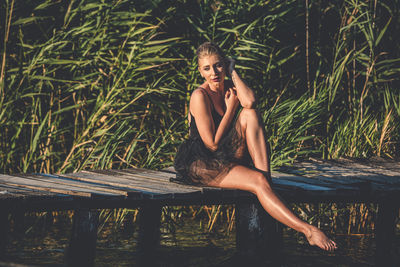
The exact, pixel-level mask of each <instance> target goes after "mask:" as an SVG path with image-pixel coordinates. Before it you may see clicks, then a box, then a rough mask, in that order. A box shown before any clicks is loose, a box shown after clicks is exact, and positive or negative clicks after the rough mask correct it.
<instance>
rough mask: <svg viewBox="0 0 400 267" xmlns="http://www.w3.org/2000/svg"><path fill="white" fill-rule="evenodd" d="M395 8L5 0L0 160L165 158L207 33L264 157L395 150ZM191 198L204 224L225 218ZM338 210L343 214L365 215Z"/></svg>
mask: <svg viewBox="0 0 400 267" xmlns="http://www.w3.org/2000/svg"><path fill="white" fill-rule="evenodd" d="M399 12H400V4H399V2H398V1H390V0H380V1H377V0H375V1H374V0H369V1H367V0H364V1H361V0H332V1H322V0H305V1H295V0H288V1H286V0H285V1H284V0H274V1H252V0H250V1H240V0H227V1H215V0H210V1H208V0H177V1H167V0H110V1H106V0H70V1H61V0H24V1H21V0H4V1H1V3H0V32H1V35H0V36H1V37H2V38H1V39H0V43H1V44H0V45H1V47H0V48H1V49H0V51H1V65H0V173H19V172H43V173H65V172H73V171H79V170H82V169H106V168H127V167H132V166H135V167H145V168H152V169H160V168H164V167H167V166H170V165H171V164H172V161H173V157H174V154H175V152H176V150H177V147H178V145H179V144H180V143H181V142H182V141H183V140H184V138H185V137H186V135H187V124H186V118H187V104H188V100H189V96H190V94H191V92H192V90H193V89H194V88H196V87H197V86H198V85H199V84H200V83H201V82H202V81H201V77H200V75H199V74H198V71H197V65H196V64H197V63H196V62H197V61H196V59H195V57H194V54H195V49H196V47H197V46H198V45H199V44H201V43H202V42H204V41H214V42H216V43H218V44H220V45H221V47H222V48H223V49H224V50H225V51H226V52H227V54H228V55H229V56H231V57H233V58H235V59H236V60H237V69H238V71H239V72H240V74H241V76H242V77H243V78H244V80H246V81H247V83H248V84H249V85H250V86H251V87H252V88H253V89H254V90H255V92H256V94H257V96H258V102H259V105H258V108H259V109H260V112H261V114H262V117H263V120H264V124H265V129H266V131H267V133H268V140H269V142H270V143H271V146H272V151H273V153H272V165H273V167H276V166H281V165H284V164H287V163H290V162H292V161H293V160H295V159H296V158H300V157H308V156H315V157H322V158H325V159H330V158H338V157H343V156H346V157H363V158H367V157H372V156H378V157H387V158H397V159H398V158H399V157H400V86H399V85H400V79H399V78H400V76H399V74H400V64H399V63H400V35H399V34H398V32H400V14H399ZM324 207H326V206H324ZM324 207H322V206H320V207H319V208H318V209H319V210H320V211H321V212H322V213H323V214H327V215H329V216H330V217H329V218H332V214H330V213H328V211H329V212H337V210H338V207H336V209H332V207H329V209H325V208H324ZM299 209H302V208H301V207H300V206H299ZM302 210H303V211H304V210H305V211H307V207H306V208H305V209H304V208H303V209H302ZM309 210H310V209H309ZM201 211H204V212H205V213H206V214H208V215H207V216H208V217H209V218H210V223H209V224H208V227H210V225H211V228H212V225H213V224H214V222H215V218H216V216H217V215H215V214H221V218H222V217H224V216H225V217H228V218H229V216H231V217H230V218H232V217H233V210H232V208H227V209H225V210H223V211H221V209H220V207H219V206H218V207H213V208H212V209H209V208H206V207H203V208H201V207H200V208H197V209H196V210H193V209H192V210H191V212H192V214H194V215H193V216H195V215H196V214H200V213H201ZM172 212H173V210H169V211H168V214H170V215H171V214H172ZM344 212H346V214H347V217H346V216H342V217H341V218H342V219H341V220H343V221H345V220H347V222H348V223H349V224H348V225H350V223H351V222H352V223H353V225H354V226H355V225H356V224H355V223H354V220H353V219H354V218H355V217H354V216H355V214H358V216H361V217H362V216H364V217H362V218H365V217H366V216H367V215H365V214H366V212H367V208H366V207H365V206H357V208H354V206H352V209H348V208H346V209H345V211H344ZM352 212H354V213H352ZM118 213H119V211H118ZM135 214H136V213H135ZM166 214H167V213H166ZM222 214H227V215H222ZM335 214H337V213H335ZM352 214H353V215H354V216H353V217H352ZM170 215H168V216H170ZM116 216H117V215H116ZM118 216H119V215H118ZM165 216H167V215H165ZM171 216H172V215H171ZM171 216H170V217H171ZM174 216H175V215H174ZM172 217H173V216H172ZM178 217H179V216H178ZM309 218H313V217H309ZM352 218H353V219H352ZM338 220H339V219H338ZM352 220H353V221H352ZM334 221H335V222H336V220H334ZM228 225H229V227H231V223H229V224H228ZM358 225H360V224H358ZM358 227H359V226H358ZM348 229H349V231H350V226H349V228H348ZM358 230H359V228H358Z"/></svg>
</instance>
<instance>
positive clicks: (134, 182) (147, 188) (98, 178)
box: [62, 171, 198, 194]
mask: <svg viewBox="0 0 400 267" xmlns="http://www.w3.org/2000/svg"><path fill="white" fill-rule="evenodd" d="M62 176H65V177H69V178H71V179H79V180H83V181H93V182H98V183H104V184H109V185H116V186H126V187H128V188H132V189H138V190H141V191H142V192H149V193H154V194H166V193H168V194H171V193H175V192H177V191H178V192H179V190H177V188H171V187H167V186H166V185H164V184H161V185H159V184H157V183H155V182H152V181H146V180H143V179H132V177H131V176H128V175H125V176H124V175H119V176H117V175H114V176H111V175H108V174H107V175H106V174H102V173H98V172H92V171H83V172H79V173H73V174H66V175H64V174H63V175H62ZM178 188H179V189H184V190H181V192H182V193H190V192H194V191H195V190H193V189H187V188H186V187H178ZM197 190H198V189H197Z"/></svg>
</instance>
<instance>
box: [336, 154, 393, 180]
mask: <svg viewBox="0 0 400 267" xmlns="http://www.w3.org/2000/svg"><path fill="white" fill-rule="evenodd" d="M329 163H331V164H333V165H338V166H342V167H344V168H348V169H354V170H358V171H366V172H369V173H373V174H376V175H385V176H396V177H400V162H396V161H394V160H384V159H378V158H375V159H374V158H372V159H368V160H365V159H364V160H363V159H348V158H341V159H338V160H330V161H329Z"/></svg>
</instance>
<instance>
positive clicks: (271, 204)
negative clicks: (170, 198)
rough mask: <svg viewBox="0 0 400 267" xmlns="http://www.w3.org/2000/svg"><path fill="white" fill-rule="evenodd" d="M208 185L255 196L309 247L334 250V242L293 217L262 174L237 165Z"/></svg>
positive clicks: (316, 229) (273, 215) (313, 227)
mask: <svg viewBox="0 0 400 267" xmlns="http://www.w3.org/2000/svg"><path fill="white" fill-rule="evenodd" d="M208 185H210V186H215V187H221V188H231V189H232V188H233V189H241V190H246V191H250V192H252V193H254V194H255V195H256V196H257V198H258V200H259V201H260V203H261V205H262V206H263V208H264V209H265V210H266V211H267V212H268V213H269V214H270V215H271V216H272V217H273V218H275V219H276V220H278V221H280V222H281V223H283V224H285V225H287V226H289V227H291V228H293V229H295V230H296V231H299V232H302V233H304V235H305V236H306V237H307V239H308V242H309V243H310V244H311V245H316V246H318V247H320V248H322V249H324V250H334V249H335V248H336V244H335V242H333V241H332V240H330V239H329V238H328V237H326V236H325V234H324V233H322V232H321V231H320V230H319V229H318V228H317V227H315V226H312V225H310V224H308V223H306V222H304V221H302V220H301V219H299V218H298V217H297V216H296V215H294V214H293V212H292V211H291V210H289V209H288V208H287V207H286V205H285V204H284V203H283V202H282V201H281V200H280V199H279V198H278V196H277V195H276V194H275V193H274V191H273V190H272V189H271V186H270V184H269V182H268V181H267V179H266V177H265V176H264V174H263V173H261V172H259V171H256V170H252V169H250V168H247V167H244V166H241V165H237V166H234V167H233V168H232V169H231V170H230V171H229V172H228V173H227V174H225V175H224V176H223V177H218V179H216V180H213V181H211V182H210V183H209V184H208Z"/></svg>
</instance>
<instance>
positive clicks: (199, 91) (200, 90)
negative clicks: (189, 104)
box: [191, 83, 208, 98]
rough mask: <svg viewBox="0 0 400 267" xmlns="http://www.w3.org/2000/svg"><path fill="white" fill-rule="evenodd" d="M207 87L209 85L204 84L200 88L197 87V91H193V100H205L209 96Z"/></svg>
mask: <svg viewBox="0 0 400 267" xmlns="http://www.w3.org/2000/svg"><path fill="white" fill-rule="evenodd" d="M207 87H208V84H207V83H204V84H202V85H200V86H199V87H197V88H196V89H194V90H193V92H192V95H191V98H193V97H195V98H203V97H206V96H207V91H206V90H207Z"/></svg>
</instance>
